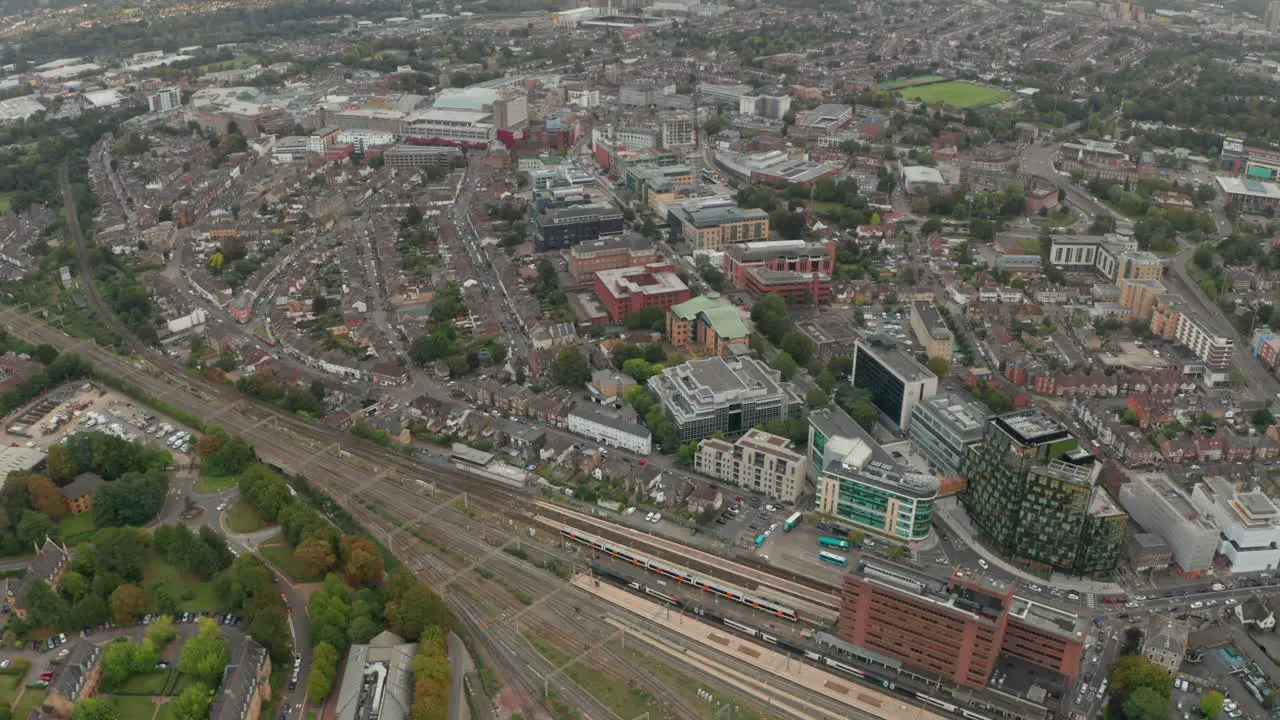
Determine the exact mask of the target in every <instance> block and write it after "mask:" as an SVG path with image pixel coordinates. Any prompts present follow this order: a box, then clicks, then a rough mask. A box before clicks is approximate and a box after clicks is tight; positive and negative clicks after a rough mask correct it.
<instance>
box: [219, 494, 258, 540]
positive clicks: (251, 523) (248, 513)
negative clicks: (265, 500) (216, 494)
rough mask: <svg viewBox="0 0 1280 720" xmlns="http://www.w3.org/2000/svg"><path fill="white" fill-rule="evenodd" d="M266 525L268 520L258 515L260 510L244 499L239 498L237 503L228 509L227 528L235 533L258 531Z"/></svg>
mask: <svg viewBox="0 0 1280 720" xmlns="http://www.w3.org/2000/svg"><path fill="white" fill-rule="evenodd" d="M266 526H267V523H266V521H264V520H263V519H262V518H261V517H260V516H259V515H258V511H257V510H254V509H253V506H252V505H250V504H249V503H246V502H245V501H244V500H237V501H236V504H235V505H232V506H231V509H230V510H227V528H228V529H230V530H231V532H233V533H241V534H244V533H251V532H257V531H259V530H261V529H262V528H264V527H266Z"/></svg>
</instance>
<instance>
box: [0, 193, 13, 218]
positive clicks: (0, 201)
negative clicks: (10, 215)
mask: <svg viewBox="0 0 1280 720" xmlns="http://www.w3.org/2000/svg"><path fill="white" fill-rule="evenodd" d="M11 205H13V193H0V215H4V214H5V213H7V212H9V207H10V206H11Z"/></svg>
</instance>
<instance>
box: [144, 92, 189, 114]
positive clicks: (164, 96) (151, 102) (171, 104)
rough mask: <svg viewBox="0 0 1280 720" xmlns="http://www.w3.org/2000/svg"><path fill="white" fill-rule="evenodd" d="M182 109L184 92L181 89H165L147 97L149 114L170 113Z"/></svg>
mask: <svg viewBox="0 0 1280 720" xmlns="http://www.w3.org/2000/svg"><path fill="white" fill-rule="evenodd" d="M180 107H182V90H181V89H180V88H176V87H172V88H165V89H163V90H159V91H157V92H155V93H152V94H151V95H148V96H147V111H148V112H153V113H158V112H169V111H170V110H174V109H176V108H180Z"/></svg>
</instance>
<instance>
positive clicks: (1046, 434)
mask: <svg viewBox="0 0 1280 720" xmlns="http://www.w3.org/2000/svg"><path fill="white" fill-rule="evenodd" d="M994 422H995V423H996V425H997V426H999V427H1000V428H1001V429H1002V430H1004V431H1005V432H1006V433H1008V434H1009V436H1010V437H1012V438H1013V439H1015V440H1017V441H1018V442H1019V443H1021V444H1022V445H1027V446H1030V445H1044V444H1046V443H1051V442H1056V441H1058V440H1063V439H1066V438H1069V437H1071V431H1069V430H1067V427H1066V426H1065V425H1063V424H1062V423H1060V422H1058V421H1057V420H1054V419H1053V418H1051V417H1049V416H1048V415H1046V414H1045V412H1044V411H1043V410H1040V409H1037V408H1029V409H1027V410H1020V411H1018V412H1011V413H1008V414H1005V415H1001V416H999V417H997V418H996V419H995V421H994Z"/></svg>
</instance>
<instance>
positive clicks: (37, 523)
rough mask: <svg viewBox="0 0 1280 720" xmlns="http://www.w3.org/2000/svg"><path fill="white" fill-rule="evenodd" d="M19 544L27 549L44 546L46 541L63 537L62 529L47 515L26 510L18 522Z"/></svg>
mask: <svg viewBox="0 0 1280 720" xmlns="http://www.w3.org/2000/svg"><path fill="white" fill-rule="evenodd" d="M17 535H18V542H20V543H22V544H23V545H24V546H25V547H26V548H32V547H35V546H38V545H43V544H44V541H45V540H46V539H53V540H57V539H58V538H60V537H61V536H62V528H60V527H58V525H56V524H55V523H54V522H53V521H52V520H50V519H49V518H48V516H46V515H42V514H40V513H38V512H36V511H34V510H26V511H24V512H23V513H22V516H21V518H20V519H19V520H18V527H17Z"/></svg>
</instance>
